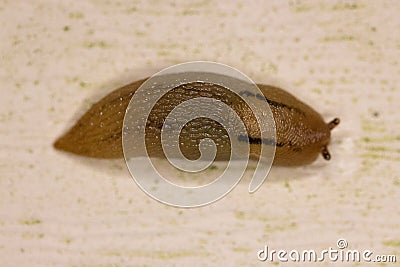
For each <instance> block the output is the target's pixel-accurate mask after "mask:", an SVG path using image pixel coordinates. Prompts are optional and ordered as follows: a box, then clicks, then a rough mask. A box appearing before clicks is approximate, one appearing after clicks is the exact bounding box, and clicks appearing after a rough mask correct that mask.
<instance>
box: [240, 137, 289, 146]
mask: <svg viewBox="0 0 400 267" xmlns="http://www.w3.org/2000/svg"><path fill="white" fill-rule="evenodd" d="M238 141H239V142H246V143H250V144H251V145H253V144H256V145H260V144H263V145H269V146H273V145H276V146H277V147H283V146H284V145H285V144H284V143H276V142H275V141H274V140H271V139H269V138H263V139H261V138H258V137H249V136H247V135H239V137H238Z"/></svg>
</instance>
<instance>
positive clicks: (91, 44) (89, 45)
mask: <svg viewBox="0 0 400 267" xmlns="http://www.w3.org/2000/svg"><path fill="white" fill-rule="evenodd" d="M84 46H85V47H86V48H96V47H98V48H106V47H108V44H107V43H106V42H105V41H93V42H85V43H84Z"/></svg>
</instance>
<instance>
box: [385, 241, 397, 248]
mask: <svg viewBox="0 0 400 267" xmlns="http://www.w3.org/2000/svg"><path fill="white" fill-rule="evenodd" d="M383 245H384V246H388V247H398V248H400V240H389V241H384V242H383Z"/></svg>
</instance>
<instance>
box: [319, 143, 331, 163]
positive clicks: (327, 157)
mask: <svg viewBox="0 0 400 267" xmlns="http://www.w3.org/2000/svg"><path fill="white" fill-rule="evenodd" d="M321 153H322V156H323V157H324V159H325V160H330V159H331V154H330V153H329V151H328V148H327V147H326V146H324V147H323V148H322V152H321Z"/></svg>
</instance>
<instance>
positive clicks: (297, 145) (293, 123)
mask: <svg viewBox="0 0 400 267" xmlns="http://www.w3.org/2000/svg"><path fill="white" fill-rule="evenodd" d="M145 80H146V79H143V80H140V81H137V82H134V83H132V84H129V85H126V86H124V87H122V88H119V89H117V90H115V91H113V92H111V93H110V94H108V95H107V96H105V97H104V98H103V99H101V100H100V101H99V102H97V103H95V104H94V105H93V106H92V107H91V108H90V109H89V110H88V111H87V112H86V113H85V114H84V115H83V116H82V117H81V118H80V119H79V120H78V122H77V123H76V124H75V125H74V126H73V127H72V128H71V129H70V130H69V131H68V132H67V133H65V134H64V135H63V136H62V137H60V138H59V139H58V140H57V141H56V142H55V143H54V147H55V148H56V149H60V150H64V151H68V152H72V153H75V154H79V155H83V156H87V157H95V158H120V157H123V151H122V140H121V139H122V127H123V121H124V115H125V111H126V108H127V106H128V104H129V101H130V99H131V98H132V96H133V94H134V93H135V92H136V90H137V89H138V88H139V87H140V85H141V84H142V83H143V82H144V81H145ZM258 87H259V89H260V90H261V92H262V94H263V95H264V96H262V95H249V94H247V95H246V97H256V98H257V101H266V102H267V103H268V104H269V106H270V109H271V111H272V114H273V116H274V121H275V126H276V150H275V158H274V164H275V165H286V166H294V165H304V164H310V163H312V162H313V161H315V160H316V159H317V158H318V156H319V155H320V154H322V156H323V157H324V159H326V160H329V159H330V158H331V156H330V154H329V151H328V149H327V146H328V144H329V142H330V136H331V133H330V132H331V130H332V129H333V128H335V127H336V126H337V125H338V124H339V122H340V120H339V119H338V118H335V119H334V120H332V121H331V122H329V123H326V122H324V120H323V118H322V116H321V115H320V114H319V113H318V112H316V111H315V110H314V109H312V108H311V107H310V106H308V105H306V104H305V103H303V102H302V101H300V100H298V99H297V98H296V97H294V96H293V95H291V94H290V93H288V92H286V91H284V90H282V89H280V88H277V87H274V86H269V85H263V84H259V85H258ZM173 92H175V93H173V94H175V95H171V96H170V97H169V98H167V99H166V100H165V101H160V103H158V104H157V105H156V106H155V107H157V109H155V111H154V113H152V114H153V115H152V117H151V118H150V121H149V123H150V126H151V130H152V131H153V132H151V133H152V134H153V135H151V134H150V135H149V136H153V137H154V138H153V140H160V139H158V138H156V137H157V136H158V134H159V132H160V131H161V127H162V125H163V118H164V117H165V112H167V111H170V110H172V109H173V108H174V105H175V104H179V103H180V102H182V101H184V100H187V99H191V98H194V97H209V98H215V99H219V100H221V101H223V102H225V103H226V104H232V103H233V104H232V107H233V109H234V110H235V111H236V112H237V113H238V114H239V115H240V117H241V118H244V122H245V124H246V125H250V126H251V125H256V121H255V120H256V119H255V117H254V115H252V113H251V111H250V110H249V109H248V108H246V106H245V105H243V104H241V101H239V100H236V98H237V97H238V96H237V95H235V94H234V93H232V92H230V93H229V90H226V91H224V90H222V89H221V88H220V87H219V86H217V85H215V84H211V83H192V84H183V85H180V86H178V87H176V88H174V90H173ZM244 93H246V92H244ZM144 101H145V100H144ZM204 126H207V127H206V128H204ZM220 128H221V127H220V125H219V124H217V123H211V122H210V121H208V120H201V119H200V120H197V121H194V122H193V123H190V124H188V126H187V129H186V128H185V129H186V130H187V131H186V134H185V135H183V136H182V143H183V144H184V146H183V150H184V151H183V152H184V155H185V156H187V157H188V158H189V159H197V158H198V157H199V149H198V146H197V145H198V144H199V141H200V140H201V139H202V138H204V136H212V137H214V142H216V145H217V147H220V148H221V149H222V151H221V153H219V151H218V153H219V154H218V156H217V160H229V156H230V151H228V149H230V144H229V143H228V142H229V140H228V139H227V138H225V137H224V136H225V135H226V134H225V131H223V129H220ZM199 129H208V130H207V131H206V132H203V131H205V130H201V131H199ZM247 131H248V136H250V137H251V139H250V141H248V142H249V146H250V150H251V154H252V155H255V156H259V153H260V152H259V151H260V148H261V145H269V143H268V142H267V141H268V140H265V142H264V140H261V139H260V137H261V136H260V133H259V130H258V128H257V127H250V128H248V129H247ZM199 133H201V134H199ZM238 138H240V136H239V137H238ZM243 140H247V139H243ZM243 140H239V141H243ZM252 141H254V142H252ZM255 141H257V142H255ZM159 143H160V141H157V142H156V141H154V142H153V143H151V142H150V144H149V147H148V149H149V151H150V152H151V153H150V154H149V155H154V156H162V155H163V153H162V152H163V151H162V148H161V149H160V147H159V145H160V144H159ZM146 146H147V144H146Z"/></svg>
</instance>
